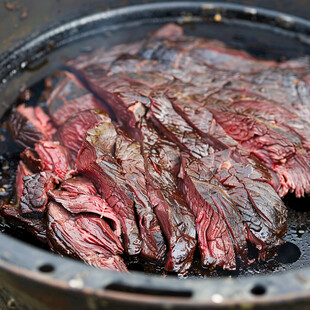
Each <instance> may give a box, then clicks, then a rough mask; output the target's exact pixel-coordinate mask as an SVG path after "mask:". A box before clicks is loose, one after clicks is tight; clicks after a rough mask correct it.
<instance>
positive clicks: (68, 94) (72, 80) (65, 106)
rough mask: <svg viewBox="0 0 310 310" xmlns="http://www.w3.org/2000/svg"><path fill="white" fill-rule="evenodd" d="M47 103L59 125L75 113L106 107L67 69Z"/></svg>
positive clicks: (52, 116) (55, 121)
mask: <svg viewBox="0 0 310 310" xmlns="http://www.w3.org/2000/svg"><path fill="white" fill-rule="evenodd" d="M47 104H48V110H49V115H50V116H51V118H52V120H53V122H54V123H55V124H56V125H57V126H60V125H62V124H63V123H64V122H65V121H66V120H68V119H69V118H70V117H71V116H72V115H73V114H74V113H77V112H80V111H84V110H90V109H101V110H104V109H105V106H104V105H103V104H102V103H101V102H100V100H98V99H97V98H95V97H94V95H93V94H91V93H90V92H88V91H87V90H86V89H85V88H84V87H83V86H82V84H81V83H80V82H79V81H78V79H77V78H76V77H75V76H74V75H73V74H71V73H69V72H66V71H64V72H62V73H61V75H60V77H59V82H58V83H57V85H56V86H55V88H54V90H53V91H52V93H51V94H50V96H49V98H48V100H47ZM38 140H39V139H38Z"/></svg>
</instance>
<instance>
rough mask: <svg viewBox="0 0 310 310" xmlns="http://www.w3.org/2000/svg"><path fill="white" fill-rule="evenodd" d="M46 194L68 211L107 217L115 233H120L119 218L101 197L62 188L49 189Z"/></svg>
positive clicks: (118, 234)
mask: <svg viewBox="0 0 310 310" xmlns="http://www.w3.org/2000/svg"><path fill="white" fill-rule="evenodd" d="M77 189H78V188H77ZM48 196H49V197H51V198H52V199H53V200H54V201H56V202H57V203H59V204H60V205H62V206H63V207H64V208H65V209H66V210H67V211H69V212H70V213H73V214H79V213H94V214H97V215H99V216H100V218H106V219H109V220H110V222H112V223H113V224H112V227H113V229H114V231H115V234H116V235H117V236H118V237H119V236H120V235H121V227H120V223H119V220H118V219H117V217H116V215H115V213H114V211H113V210H112V208H111V207H110V206H108V205H107V203H106V202H105V201H104V200H103V199H102V198H101V197H99V196H95V195H91V194H82V193H76V192H68V191H62V190H51V191H49V192H48Z"/></svg>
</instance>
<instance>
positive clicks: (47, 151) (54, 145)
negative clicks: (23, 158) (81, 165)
mask: <svg viewBox="0 0 310 310" xmlns="http://www.w3.org/2000/svg"><path fill="white" fill-rule="evenodd" d="M34 148H35V151H36V153H37V154H38V156H39V158H40V163H41V166H42V170H43V171H49V172H52V173H53V174H54V175H55V177H58V178H59V179H60V180H65V179H68V178H70V177H71V175H72V174H74V170H73V167H74V166H73V163H72V159H71V155H70V153H69V151H68V149H67V148H66V147H64V146H62V145H60V144H59V142H52V141H38V142H37V143H36V144H35V146H34Z"/></svg>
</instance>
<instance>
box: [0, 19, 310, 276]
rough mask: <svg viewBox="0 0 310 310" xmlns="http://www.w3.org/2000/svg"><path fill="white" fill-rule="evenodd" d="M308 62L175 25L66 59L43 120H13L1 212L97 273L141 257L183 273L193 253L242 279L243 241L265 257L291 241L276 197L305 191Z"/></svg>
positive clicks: (18, 112)
mask: <svg viewBox="0 0 310 310" xmlns="http://www.w3.org/2000/svg"><path fill="white" fill-rule="evenodd" d="M306 61H307V60H306V59H300V60H296V61H295V60H294V61H287V62H284V63H281V64H280V63H277V62H273V61H262V60H257V59H255V58H253V57H251V56H250V55H248V54H247V53H245V52H242V51H237V50H234V49H230V48H228V47H227V46H226V45H224V44H223V43H221V42H218V41H213V40H212V41H211V40H206V39H202V38H196V37H189V36H185V35H184V34H183V33H182V29H181V28H180V27H178V26H176V25H173V24H169V25H166V26H164V27H163V28H161V29H159V30H158V31H157V32H156V33H155V34H153V35H152V36H150V37H149V38H148V39H146V40H144V41H141V42H136V43H132V44H127V45H119V46H116V47H113V48H112V49H110V50H109V51H106V50H104V49H98V50H96V51H95V52H93V53H92V54H87V55H82V56H80V57H79V58H77V59H75V60H73V61H70V62H69V63H68V66H67V68H68V69H67V70H68V71H62V72H59V73H58V74H57V84H56V85H55V87H54V89H53V91H52V92H51V93H50V95H49V97H48V99H47V107H48V111H44V110H43V109H42V108H41V107H40V106H36V107H31V106H26V105H25V104H21V105H19V106H17V107H15V108H14V109H13V111H12V112H11V114H10V117H9V120H8V126H9V130H10V133H11V135H12V137H13V139H14V140H15V142H16V143H17V144H18V145H20V146H22V147H24V148H25V149H24V151H23V152H22V153H21V155H20V157H21V160H20V163H19V166H18V171H17V178H16V196H17V204H16V205H4V206H2V208H1V214H2V215H3V216H5V217H10V218H14V219H17V220H19V221H21V222H22V223H23V225H25V226H26V227H27V229H28V230H30V231H31V232H32V233H33V234H35V235H36V236H37V237H38V238H40V239H41V240H43V241H47V242H48V244H49V246H50V248H51V249H52V251H54V252H57V253H60V254H63V255H69V256H73V257H77V258H80V259H82V260H84V261H85V262H87V263H89V264H90V265H93V266H96V267H98V268H108V269H112V270H120V271H126V270H127V268H126V265H125V263H124V261H123V257H124V255H125V256H126V255H133V256H135V255H138V256H141V257H142V258H143V259H146V260H150V261H153V262H156V263H157V264H159V265H164V266H165V270H166V271H172V272H176V273H179V274H186V273H187V271H188V270H189V268H190V266H191V263H192V259H193V255H194V252H195V249H196V247H197V248H198V249H199V252H200V256H201V263H202V265H203V266H206V267H209V268H223V269H227V270H234V269H235V268H236V258H237V257H238V258H240V259H241V260H243V261H244V262H245V263H250V262H251V261H250V260H249V259H248V245H249V244H252V245H254V247H255V248H256V249H257V251H258V257H259V259H260V260H264V259H265V258H266V255H272V254H273V253H274V250H275V249H276V248H277V247H278V246H279V245H280V244H281V243H283V240H282V239H281V237H282V236H283V235H284V234H285V232H286V218H287V211H286V208H285V206H284V204H283V202H282V200H281V197H283V196H284V195H285V194H287V193H288V192H295V195H296V196H297V197H302V196H304V195H307V194H309V193H310V140H308V137H310V96H309V92H310V87H309V85H310V75H309V64H307V63H306ZM307 66H308V67H307ZM307 70H308V71H307Z"/></svg>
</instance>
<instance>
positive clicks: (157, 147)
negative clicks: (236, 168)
mask: <svg viewBox="0 0 310 310" xmlns="http://www.w3.org/2000/svg"><path fill="white" fill-rule="evenodd" d="M141 132H142V135H143V141H142V146H143V156H144V165H145V172H146V174H145V175H146V181H147V190H148V196H149V198H150V201H151V203H152V204H153V207H154V211H155V213H156V215H157V218H158V221H159V223H160V225H161V228H162V230H163V232H164V234H165V236H166V239H167V241H168V243H169V252H168V258H167V262H166V266H165V269H166V270H168V271H174V272H178V273H181V274H182V273H186V272H187V271H188V269H189V268H190V266H191V263H192V259H193V254H194V250H195V248H196V227H195V218H194V216H193V214H192V213H191V212H190V210H189V207H188V205H187V204H186V202H185V200H184V199H183V197H182V195H181V194H180V192H179V191H178V189H177V180H176V178H175V176H174V174H173V173H172V169H173V167H175V165H177V163H178V162H179V161H180V157H179V150H178V148H177V147H176V145H174V144H173V143H171V142H169V141H168V140H166V139H163V138H160V137H159V135H158V133H157V132H156V130H155V129H154V128H153V127H151V125H148V124H147V123H146V122H145V120H144V121H143V122H142V124H141Z"/></svg>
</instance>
